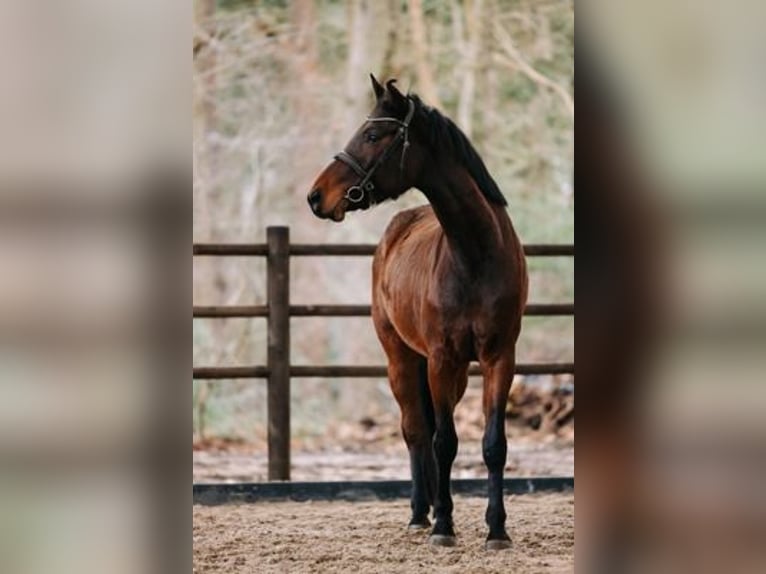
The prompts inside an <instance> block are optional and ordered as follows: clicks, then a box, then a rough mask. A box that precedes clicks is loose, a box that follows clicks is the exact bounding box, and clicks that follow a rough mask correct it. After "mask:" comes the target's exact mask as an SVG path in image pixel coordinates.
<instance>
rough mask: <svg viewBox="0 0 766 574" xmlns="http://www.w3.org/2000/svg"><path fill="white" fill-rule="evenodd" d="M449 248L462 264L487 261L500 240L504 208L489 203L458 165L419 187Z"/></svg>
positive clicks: (501, 241)
mask: <svg viewBox="0 0 766 574" xmlns="http://www.w3.org/2000/svg"><path fill="white" fill-rule="evenodd" d="M421 190H422V191H423V193H424V194H425V196H426V197H427V198H428V201H429V202H430V203H431V206H432V207H433V210H434V213H435V214H436V217H437V219H438V220H439V223H440V224H441V226H442V229H443V230H444V234H445V236H446V237H447V242H448V243H449V246H450V249H451V251H452V252H453V253H455V254H456V255H457V256H458V257H459V258H460V259H461V260H463V262H464V263H465V264H466V266H468V267H470V268H475V267H476V266H479V265H481V264H482V263H483V262H489V261H490V260H491V259H492V255H493V254H495V253H497V252H498V250H499V247H500V246H501V245H502V243H503V236H504V232H503V229H502V226H503V221H502V219H503V218H505V219H507V218H508V217H507V215H506V214H505V210H504V209H498V207H497V206H494V205H492V204H491V203H490V202H489V201H488V200H487V198H485V197H484V195H483V194H482V193H481V190H480V189H479V187H478V185H477V184H476V182H475V181H474V180H473V178H472V177H471V176H470V175H469V174H468V171H467V170H465V169H464V168H462V167H458V166H455V167H452V168H451V169H449V170H446V171H442V172H441V173H440V174H439V175H438V176H437V177H434V178H431V180H430V181H429V182H428V183H426V184H424V185H423V186H422V187H421Z"/></svg>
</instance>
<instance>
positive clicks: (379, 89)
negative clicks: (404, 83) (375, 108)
mask: <svg viewBox="0 0 766 574" xmlns="http://www.w3.org/2000/svg"><path fill="white" fill-rule="evenodd" d="M370 80H372V90H373V91H374V92H375V99H376V100H380V98H382V97H383V94H384V93H385V91H386V89H385V88H384V87H383V86H381V85H380V82H379V81H378V80H377V78H376V77H375V76H373V75H372V74H370Z"/></svg>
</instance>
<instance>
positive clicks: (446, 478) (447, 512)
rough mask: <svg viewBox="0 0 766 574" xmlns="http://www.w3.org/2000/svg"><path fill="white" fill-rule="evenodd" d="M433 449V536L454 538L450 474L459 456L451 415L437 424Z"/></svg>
mask: <svg viewBox="0 0 766 574" xmlns="http://www.w3.org/2000/svg"><path fill="white" fill-rule="evenodd" d="M433 449H434V456H435V459H436V496H435V498H434V519H435V520H436V523H435V524H434V529H433V532H432V534H439V535H445V536H454V535H455V531H454V528H453V527H452V494H451V492H450V473H451V471H452V463H453V462H454V461H455V456H456V455H457V433H456V432H455V423H454V421H453V420H452V415H451V414H450V415H449V416H445V417H443V418H442V420H440V421H438V422H437V424H436V433H435V435H434V443H433Z"/></svg>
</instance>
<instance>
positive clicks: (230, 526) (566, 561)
mask: <svg viewBox="0 0 766 574" xmlns="http://www.w3.org/2000/svg"><path fill="white" fill-rule="evenodd" d="M486 504H487V503H486V499H485V498H475V497H459V496H456V497H455V514H454V516H455V528H456V530H457V534H458V545H457V546H456V547H454V548H442V547H438V548H435V547H432V546H430V545H429V544H428V543H427V536H428V534H427V532H410V531H408V530H407V529H406V528H405V526H406V523H407V520H408V518H409V501H407V500H397V501H393V502H382V501H369V502H341V501H338V502H264V503H256V504H247V505H224V506H212V507H205V506H194V570H193V571H194V572H195V574H207V573H214V572H215V573H234V572H236V573H255V572H258V573H261V572H266V573H270V572H274V573H276V572H279V573H283V572H296V573H297V572H329V573H337V574H341V573H342V574H347V573H349V572H351V573H368V572H370V573H382V572H396V573H400V572H433V571H435V570H436V569H437V568H438V569H439V571H442V572H461V573H462V572H471V573H474V572H498V573H499V572H503V573H507V572H514V573H517V574H525V573H533V572H534V573H542V572H552V573H564V572H572V571H573V570H574V493H561V494H558V493H557V494H535V495H521V496H508V497H506V510H507V512H508V533H509V534H510V535H511V538H512V539H513V543H514V546H513V548H512V549H511V550H509V551H499V552H487V551H485V550H484V539H485V536H486V526H485V524H484V511H485V509H486Z"/></svg>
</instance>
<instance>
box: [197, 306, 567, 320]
mask: <svg viewBox="0 0 766 574" xmlns="http://www.w3.org/2000/svg"><path fill="white" fill-rule="evenodd" d="M192 312H193V316H194V318H195V319H215V318H217V319H232V318H246V317H268V316H269V307H268V305H205V306H202V305H200V306H195V307H194V309H193V310H192ZM370 312H371V307H370V305H290V316H291V317H369V316H370ZM524 315H526V316H528V317H555V316H559V315H562V316H563V315H574V303H530V304H528V305H527V306H526V308H525V309H524Z"/></svg>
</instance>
